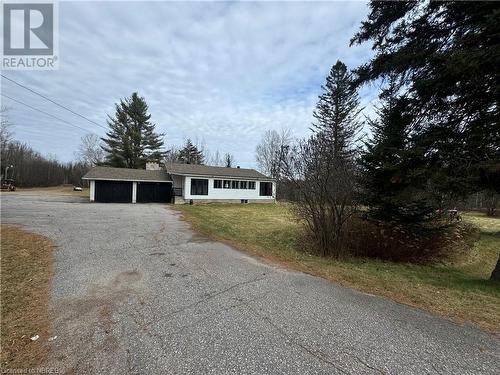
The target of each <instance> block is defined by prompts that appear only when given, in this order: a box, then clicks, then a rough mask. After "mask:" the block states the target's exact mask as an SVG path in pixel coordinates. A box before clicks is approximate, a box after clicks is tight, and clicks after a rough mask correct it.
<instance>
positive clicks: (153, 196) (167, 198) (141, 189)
mask: <svg viewBox="0 0 500 375" xmlns="http://www.w3.org/2000/svg"><path fill="white" fill-rule="evenodd" d="M171 201H172V184H171V183H168V182H138V183H137V202H138V203H170V202H171Z"/></svg>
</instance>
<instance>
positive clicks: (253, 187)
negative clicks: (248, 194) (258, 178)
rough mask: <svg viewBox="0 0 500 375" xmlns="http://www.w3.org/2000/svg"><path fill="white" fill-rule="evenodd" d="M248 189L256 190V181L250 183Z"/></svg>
mask: <svg viewBox="0 0 500 375" xmlns="http://www.w3.org/2000/svg"><path fill="white" fill-rule="evenodd" d="M248 188H249V189H252V190H255V181H248Z"/></svg>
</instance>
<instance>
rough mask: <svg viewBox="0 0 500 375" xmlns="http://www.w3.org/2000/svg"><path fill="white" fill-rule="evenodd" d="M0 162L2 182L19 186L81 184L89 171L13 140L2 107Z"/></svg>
mask: <svg viewBox="0 0 500 375" xmlns="http://www.w3.org/2000/svg"><path fill="white" fill-rule="evenodd" d="M0 160H1V161H2V163H1V176H2V181H3V180H6V179H12V180H14V182H15V185H16V186H20V187H38V186H57V185H62V184H72V185H80V184H81V178H82V176H83V175H84V174H85V173H86V172H87V170H88V166H87V165H86V164H85V163H82V162H70V163H61V162H59V161H57V160H56V159H55V158H48V157H45V156H43V155H41V154H40V153H39V152H37V151H35V150H33V148H31V147H30V146H29V145H28V144H26V143H21V142H19V141H16V140H14V139H13V134H12V132H11V131H10V123H9V122H8V119H7V116H6V109H5V108H2V110H1V127H0Z"/></svg>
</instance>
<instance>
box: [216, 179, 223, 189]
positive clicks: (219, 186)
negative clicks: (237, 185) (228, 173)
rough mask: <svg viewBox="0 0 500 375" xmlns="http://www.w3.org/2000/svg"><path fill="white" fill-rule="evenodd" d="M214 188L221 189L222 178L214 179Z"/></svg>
mask: <svg viewBox="0 0 500 375" xmlns="http://www.w3.org/2000/svg"><path fill="white" fill-rule="evenodd" d="M214 189H222V180H214Z"/></svg>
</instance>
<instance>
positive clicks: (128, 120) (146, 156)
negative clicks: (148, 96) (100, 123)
mask: <svg viewBox="0 0 500 375" xmlns="http://www.w3.org/2000/svg"><path fill="white" fill-rule="evenodd" d="M115 107H116V113H115V116H114V117H111V116H109V118H108V126H109V128H110V130H109V131H108V132H107V133H106V136H107V138H102V140H103V142H104V143H105V146H103V149H104V151H105V152H106V153H107V155H106V164H107V165H110V166H113V167H124V168H138V169H139V168H144V167H145V164H146V161H148V160H153V161H158V160H160V158H161V157H162V155H163V154H164V153H163V151H162V150H161V148H162V146H163V140H162V137H163V136H164V134H157V133H155V124H154V123H152V122H151V121H150V119H151V115H150V114H149V113H148V105H147V104H146V101H145V99H144V98H142V97H140V96H139V95H138V94H137V93H135V92H134V93H133V94H132V96H131V97H130V98H126V99H124V100H120V103H118V104H116V106H115Z"/></svg>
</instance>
